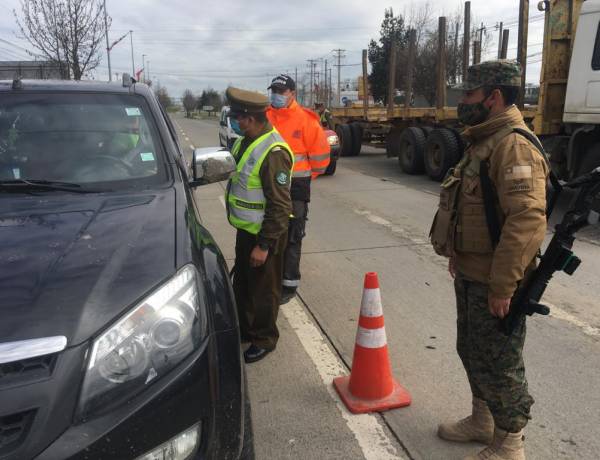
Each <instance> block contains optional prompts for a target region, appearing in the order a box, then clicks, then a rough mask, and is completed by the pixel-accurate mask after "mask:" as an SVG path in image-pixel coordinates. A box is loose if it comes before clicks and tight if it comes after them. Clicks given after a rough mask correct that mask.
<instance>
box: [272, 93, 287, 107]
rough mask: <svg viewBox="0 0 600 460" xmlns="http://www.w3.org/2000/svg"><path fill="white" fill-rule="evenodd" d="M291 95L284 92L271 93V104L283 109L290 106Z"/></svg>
mask: <svg viewBox="0 0 600 460" xmlns="http://www.w3.org/2000/svg"><path fill="white" fill-rule="evenodd" d="M289 100H290V97H289V96H284V95H283V94H276V93H271V105H272V106H273V107H275V108H276V109H283V108H284V107H287V106H288V103H289Z"/></svg>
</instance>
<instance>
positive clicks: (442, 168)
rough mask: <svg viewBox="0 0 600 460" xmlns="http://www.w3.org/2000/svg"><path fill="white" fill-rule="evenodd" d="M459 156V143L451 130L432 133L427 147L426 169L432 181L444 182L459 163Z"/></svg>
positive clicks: (438, 130)
mask: <svg viewBox="0 0 600 460" xmlns="http://www.w3.org/2000/svg"><path fill="white" fill-rule="evenodd" d="M458 156H459V145H458V141H457V139H456V136H455V135H454V133H453V132H452V131H451V130H449V129H446V128H440V129H434V130H433V131H431V134H430V135H429V137H428V138H427V144H426V145H425V169H426V170H427V175H428V176H429V177H430V178H431V179H433V180H435V181H438V182H440V181H442V179H443V178H444V177H445V176H446V173H447V172H448V170H449V169H450V168H451V167H452V166H454V165H455V164H456V163H457V162H458V160H459V158H458Z"/></svg>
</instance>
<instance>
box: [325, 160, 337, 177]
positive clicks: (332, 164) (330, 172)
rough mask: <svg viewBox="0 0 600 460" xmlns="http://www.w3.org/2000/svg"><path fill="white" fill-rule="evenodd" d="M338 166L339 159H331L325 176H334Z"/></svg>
mask: <svg viewBox="0 0 600 460" xmlns="http://www.w3.org/2000/svg"><path fill="white" fill-rule="evenodd" d="M336 168H337V160H331V161H330V162H329V165H328V166H327V169H326V170H325V172H324V173H323V175H324V176H333V175H334V174H335V170H336Z"/></svg>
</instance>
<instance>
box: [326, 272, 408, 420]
mask: <svg viewBox="0 0 600 460" xmlns="http://www.w3.org/2000/svg"><path fill="white" fill-rule="evenodd" d="M333 385H334V386H335V389H336V390H337V392H338V393H339V395H340V397H341V398H342V401H344V404H346V407H348V410H350V412H353V413H355V414H363V413H366V412H381V411H384V410H389V409H394V408H397V407H404V406H408V405H409V404H410V403H411V397H410V394H408V392H407V391H406V390H405V389H404V388H403V387H402V386H400V384H398V382H396V380H395V379H394V377H393V376H392V370H391V366H390V358H389V356H388V347H387V338H386V335H385V326H384V322H383V308H382V305H381V293H380V292H379V280H378V279H377V273H367V274H366V275H365V286H364V291H363V297H362V303H361V306H360V319H359V322H358V332H357V333H356V344H355V346H354V357H353V359H352V371H351V373H350V376H349V377H348V376H345V377H338V378H336V379H334V380H333Z"/></svg>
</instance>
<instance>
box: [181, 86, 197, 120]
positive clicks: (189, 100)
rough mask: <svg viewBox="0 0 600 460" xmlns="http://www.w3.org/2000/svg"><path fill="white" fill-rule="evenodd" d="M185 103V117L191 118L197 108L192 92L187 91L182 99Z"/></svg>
mask: <svg viewBox="0 0 600 460" xmlns="http://www.w3.org/2000/svg"><path fill="white" fill-rule="evenodd" d="M181 102H182V103H183V108H184V109H185V116H186V117H187V118H190V117H191V115H192V111H193V110H194V109H195V108H196V97H195V96H194V93H192V91H191V90H189V89H186V90H185V91H184V93H183V98H182V99H181Z"/></svg>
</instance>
